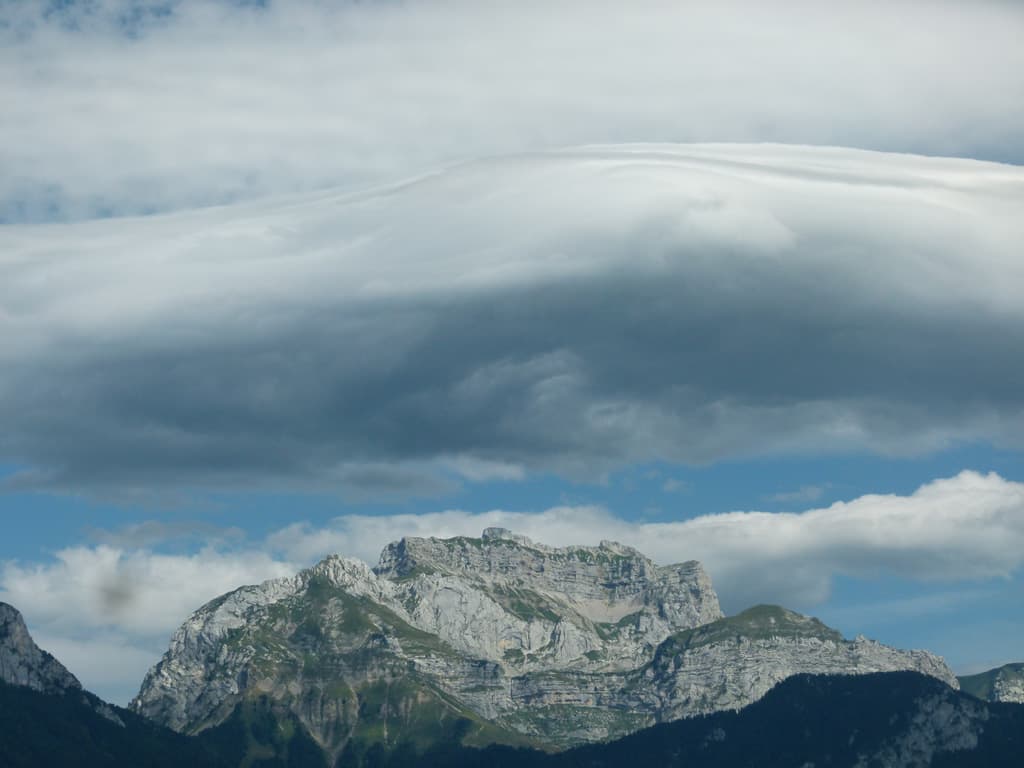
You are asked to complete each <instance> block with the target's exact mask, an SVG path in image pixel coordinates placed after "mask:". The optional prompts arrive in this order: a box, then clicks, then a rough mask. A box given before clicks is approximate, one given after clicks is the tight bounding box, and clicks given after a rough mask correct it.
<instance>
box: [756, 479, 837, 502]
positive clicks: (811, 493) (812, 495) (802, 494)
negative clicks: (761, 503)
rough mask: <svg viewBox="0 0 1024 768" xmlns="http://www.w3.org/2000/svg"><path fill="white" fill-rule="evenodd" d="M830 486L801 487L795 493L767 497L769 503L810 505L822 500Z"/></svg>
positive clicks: (782, 493) (782, 492) (788, 492)
mask: <svg viewBox="0 0 1024 768" xmlns="http://www.w3.org/2000/svg"><path fill="white" fill-rule="evenodd" d="M828 487H829V486H828V485H827V484H825V485H801V486H800V487H799V488H797V489H796V490H795V491H781V492H779V493H773V494H771V495H770V496H767V497H765V498H766V500H767V501H777V502H780V503H783V504H810V503H812V502H815V501H817V500H818V499H820V498H821V497H822V496H823V495H824V494H825V491H826V490H828Z"/></svg>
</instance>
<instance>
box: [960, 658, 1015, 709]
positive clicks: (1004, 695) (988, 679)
mask: <svg viewBox="0 0 1024 768" xmlns="http://www.w3.org/2000/svg"><path fill="white" fill-rule="evenodd" d="M958 679H959V681H960V688H961V689H962V690H963V691H964V692H965V693H969V694H971V695H972V696H977V697H978V698H979V699H983V700H985V701H1004V702H1011V703H1014V704H1024V664H1005V665H1004V666H1002V667H997V668H996V669H990V670H989V671H988V672H981V673H980V674H977V675H967V676H964V677H960V678H958Z"/></svg>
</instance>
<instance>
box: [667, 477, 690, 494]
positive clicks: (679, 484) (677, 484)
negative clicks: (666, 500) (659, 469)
mask: <svg viewBox="0 0 1024 768" xmlns="http://www.w3.org/2000/svg"><path fill="white" fill-rule="evenodd" d="M687 488H689V484H687V483H686V482H685V481H684V480H676V479H675V478H674V477H670V478H669V479H668V480H666V481H665V482H664V483H662V484H661V490H662V491H664V492H665V493H679V492H680V491H685V490H686V489H687Z"/></svg>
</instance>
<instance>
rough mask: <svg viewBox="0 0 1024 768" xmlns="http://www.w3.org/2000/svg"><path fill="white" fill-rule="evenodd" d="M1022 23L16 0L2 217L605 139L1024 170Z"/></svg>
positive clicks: (570, 0)
mask: <svg viewBox="0 0 1024 768" xmlns="http://www.w3.org/2000/svg"><path fill="white" fill-rule="evenodd" d="M1022 29H1024V9H1022V8H1021V6H1020V4H1018V3H1013V2H996V1H992V2H986V1H985V0H973V1H972V2H950V1H946V0H931V1H926V0H895V1H893V0H888V1H887V2H882V1H881V0H868V1H867V2H858V3H843V4H835V3H830V4H827V5H825V4H821V3H813V2H807V0H780V1H779V2H772V3H764V2H757V1H756V0H746V1H741V0H718V1H717V2H680V3H666V2H660V1H659V0H634V2H630V3H621V2H619V3H613V2H606V1H605V0H596V1H594V0H586V2H583V1H582V0H562V1H561V2H555V3H552V2H540V0H527V1H526V2H514V3H512V2H507V3H500V2H499V3H495V2H485V3H481V2H476V1H474V0H452V1H449V2H371V3H353V2H338V3H329V2H319V1H318V0H291V1H290V2H271V3H265V4H263V3H239V2H228V1H227V0H225V1H224V2H219V1H217V0H176V1H175V2H149V1H148V0H89V2H72V3H52V2H48V1H47V0H22V1H21V2H6V3H3V4H2V6H0V41H2V42H0V92H2V93H3V94H4V102H5V106H6V107H7V109H6V110H5V119H4V120H2V121H0V168H3V169H4V172H3V174H0V220H24V219H35V220H46V219H49V218H54V217H56V218H66V217H71V218H75V217H82V216H94V215H109V214H111V213H114V214H119V213H147V212H150V211H152V210H168V209H178V208H182V207H189V206H192V205H197V204H210V203H224V202H230V201H233V200H237V199H241V198H246V197H252V196H255V195H262V194H268V193H280V192H300V191H304V190H309V189H313V188H321V187H325V186H332V185H339V184H341V185H348V186H352V185H359V184H363V183H366V182H368V181H371V180H380V179H383V178H397V177H400V176H404V175H407V174H409V173H413V172H419V171H423V170H430V169H433V168H434V167H436V166H437V165H439V164H445V163H450V162H454V161H461V160H464V159H467V158H473V157H479V156H482V155H489V154H495V153H506V152H520V151H525V150H536V149H546V148H553V147H561V146H567V145H573V144H581V143H593V142H619V141H779V142H786V143H809V144H829V145H843V146H857V147H863V148H870V149H881V150H896V151H912V152H921V153H925V154H940V155H957V156H971V157H981V158H985V159H994V160H1010V161H1015V162H1021V161H1024V154H1022V149H1021V146H1020V142H1019V138H1018V137H1019V136H1020V135H1021V134H1022V133H1024V106H1022V105H1024V51H1022V48H1021V46H1020V44H1019V41H1020V36H1021V30H1022ZM865 41H870V49H871V52H870V55H865V52H864V51H865V48H864V46H865Z"/></svg>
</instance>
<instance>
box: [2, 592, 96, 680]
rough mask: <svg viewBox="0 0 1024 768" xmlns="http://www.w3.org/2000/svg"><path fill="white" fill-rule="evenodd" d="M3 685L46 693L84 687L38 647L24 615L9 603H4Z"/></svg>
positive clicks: (61, 665)
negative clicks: (17, 686)
mask: <svg viewBox="0 0 1024 768" xmlns="http://www.w3.org/2000/svg"><path fill="white" fill-rule="evenodd" d="M0 682H4V683H8V684H10V685H20V686H25V687H26V688H31V689H32V690H34V691H40V692H42V693H66V692H68V691H78V690H80V689H81V688H82V684H81V683H79V682H78V679H77V678H76V677H75V676H74V675H72V674H71V673H70V672H68V670H67V669H66V668H65V667H64V665H63V664H61V663H60V662H59V661H57V660H56V659H55V658H53V656H51V655H50V654H48V653H47V652H46V651H44V650H42V649H41V648H40V647H39V646H38V645H36V644H35V641H34V640H33V639H32V636H31V635H30V634H29V631H28V627H26V626H25V620H24V619H23V618H22V616H21V613H20V612H19V611H18V610H17V609H16V608H15V607H14V606H12V605H8V604H7V603H0Z"/></svg>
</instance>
